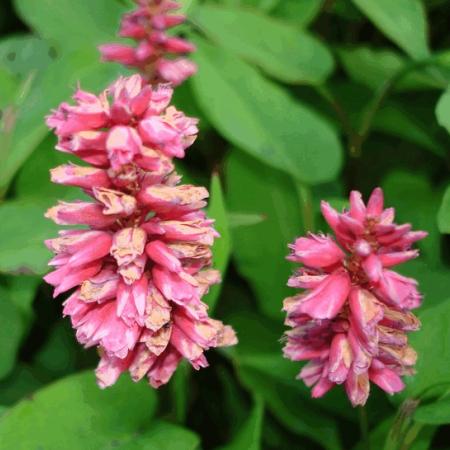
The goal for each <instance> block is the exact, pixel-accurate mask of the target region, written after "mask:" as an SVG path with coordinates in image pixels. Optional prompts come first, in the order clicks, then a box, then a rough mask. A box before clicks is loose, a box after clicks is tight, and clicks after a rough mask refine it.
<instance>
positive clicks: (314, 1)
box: [273, 0, 324, 27]
mask: <svg viewBox="0 0 450 450" xmlns="http://www.w3.org/2000/svg"><path fill="white" fill-rule="evenodd" d="M323 3H324V2H323V0H282V1H280V2H278V5H277V6H276V8H275V9H274V10H273V15H274V16H275V17H278V18H280V19H283V20H285V21H288V22H290V23H291V24H292V25H296V26H300V27H307V26H308V25H309V24H310V23H311V22H313V21H314V19H315V18H316V17H317V15H318V14H319V12H320V10H321V8H322V6H323Z"/></svg>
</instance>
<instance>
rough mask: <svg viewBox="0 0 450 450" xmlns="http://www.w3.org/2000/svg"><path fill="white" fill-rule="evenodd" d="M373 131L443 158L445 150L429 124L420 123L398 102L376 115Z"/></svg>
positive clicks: (445, 153)
mask: <svg viewBox="0 0 450 450" xmlns="http://www.w3.org/2000/svg"><path fill="white" fill-rule="evenodd" d="M373 129H374V130H377V131H382V132H384V133H387V134H390V135H392V136H396V137H399V138H401V139H403V140H405V141H408V142H411V143H413V144H416V145H418V146H419V147H422V148H424V149H426V150H429V151H430V152H432V153H434V154H435V155H437V156H440V157H445V156H446V155H447V149H446V148H445V146H443V145H442V144H441V143H440V142H439V141H438V140H437V139H436V138H435V134H436V133H435V130H434V129H433V127H432V126H430V124H429V123H424V122H423V121H420V118H418V117H417V116H416V115H414V114H411V112H410V111H408V109H407V107H405V106H404V105H403V104H401V103H399V102H395V103H394V102H389V103H388V104H386V105H385V106H384V107H382V108H381V109H380V110H379V111H378V112H377V114H376V116H375V118H374V121H373Z"/></svg>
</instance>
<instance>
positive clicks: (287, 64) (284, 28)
mask: <svg viewBox="0 0 450 450" xmlns="http://www.w3.org/2000/svg"><path fill="white" fill-rule="evenodd" d="M192 20H193V21H194V23H195V24H196V25H197V26H198V27H199V28H200V29H201V30H202V31H203V32H204V33H206V35H207V36H209V37H210V38H211V39H212V40H213V41H215V42H217V43H218V44H220V45H221V46H222V47H224V48H225V49H227V50H229V51H231V52H233V53H235V54H236V55H239V56H241V57H243V58H245V59H246V60H248V61H249V62H250V63H253V64H256V65H258V66H259V67H261V68H262V69H263V70H264V71H265V72H267V73H268V74H269V75H270V76H273V77H275V78H278V79H280V80H281V81H284V82H287V83H311V84H320V83H322V82H323V81H324V80H325V79H326V78H327V77H328V76H329V75H330V73H331V72H332V70H333V66H334V63H333V58H332V56H331V53H330V52H329V51H328V49H327V48H326V47H325V46H324V45H323V44H322V43H321V42H320V41H318V40H317V39H316V38H314V37H312V36H311V35H310V34H309V33H307V32H306V31H302V30H299V29H295V28H294V27H291V26H289V25H287V24H284V23H283V22H281V21H277V20H274V19H272V18H270V17H268V16H264V15H263V14H261V13H258V12H256V11H254V12H253V11H251V10H246V9H238V8H226V7H219V6H212V5H211V6H207V5H204V6H199V7H197V8H195V10H194V11H193V13H192Z"/></svg>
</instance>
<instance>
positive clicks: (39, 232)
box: [0, 200, 57, 274]
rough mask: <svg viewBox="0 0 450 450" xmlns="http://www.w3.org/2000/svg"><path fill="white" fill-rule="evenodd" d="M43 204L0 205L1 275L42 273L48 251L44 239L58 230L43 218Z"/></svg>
mask: <svg viewBox="0 0 450 450" xmlns="http://www.w3.org/2000/svg"><path fill="white" fill-rule="evenodd" d="M47 206H48V205H46V204H45V203H43V202H39V201H36V200H31V201H18V200H16V201H9V202H5V203H3V204H2V205H0V234H1V235H2V236H3V239H1V240H0V272H8V273H26V274H33V273H34V274H44V273H45V272H47V262H48V260H49V259H50V255H51V254H50V252H49V251H48V250H47V248H46V247H45V245H44V240H45V239H49V238H51V237H54V236H55V235H56V231H57V227H56V225H54V224H53V223H52V221H50V220H48V219H46V218H45V217H44V213H45V210H46V207H47Z"/></svg>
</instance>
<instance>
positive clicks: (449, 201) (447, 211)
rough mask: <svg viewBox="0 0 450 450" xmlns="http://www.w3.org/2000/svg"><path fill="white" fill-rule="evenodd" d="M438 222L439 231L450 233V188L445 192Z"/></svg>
mask: <svg viewBox="0 0 450 450" xmlns="http://www.w3.org/2000/svg"><path fill="white" fill-rule="evenodd" d="M437 220H438V227H439V231H440V232H441V233H446V234H448V233H450V186H448V187H447V189H446V190H445V193H444V196H443V198H442V202H441V206H440V208H439V212H438V216H437Z"/></svg>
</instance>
